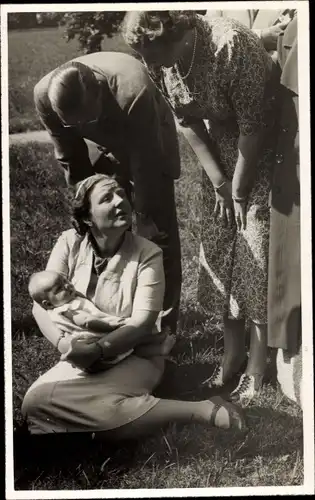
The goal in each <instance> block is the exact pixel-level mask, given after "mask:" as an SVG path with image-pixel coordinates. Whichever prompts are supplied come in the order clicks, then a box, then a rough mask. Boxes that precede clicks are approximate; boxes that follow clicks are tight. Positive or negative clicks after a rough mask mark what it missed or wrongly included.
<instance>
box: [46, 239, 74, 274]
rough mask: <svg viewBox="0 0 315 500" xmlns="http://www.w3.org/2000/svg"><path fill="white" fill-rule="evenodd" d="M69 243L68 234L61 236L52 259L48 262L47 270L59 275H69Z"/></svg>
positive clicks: (54, 248)
mask: <svg viewBox="0 0 315 500" xmlns="http://www.w3.org/2000/svg"><path fill="white" fill-rule="evenodd" d="M69 253H70V248H69V242H68V238H67V233H66V232H64V233H62V234H61V236H59V238H58V240H57V242H56V243H55V246H54V247H53V249H52V251H51V254H50V257H49V259H48V262H47V266H46V270H50V271H56V272H58V273H61V274H64V275H65V276H68V275H69Z"/></svg>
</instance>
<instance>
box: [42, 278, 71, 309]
mask: <svg viewBox="0 0 315 500" xmlns="http://www.w3.org/2000/svg"><path fill="white" fill-rule="evenodd" d="M75 294H76V290H75V288H74V286H73V284H72V283H70V281H68V280H67V279H66V278H64V277H63V276H57V277H56V278H55V279H54V280H53V282H52V283H51V286H50V288H49V289H47V290H46V300H48V301H49V303H50V305H51V306H52V307H59V306H62V305H63V304H67V303H68V302H70V301H71V300H72V299H73V298H74V297H75Z"/></svg>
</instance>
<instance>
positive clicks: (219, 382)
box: [202, 356, 247, 389]
mask: <svg viewBox="0 0 315 500" xmlns="http://www.w3.org/2000/svg"><path fill="white" fill-rule="evenodd" d="M246 363H247V356H246V357H245V359H244V360H243V362H242V363H241V365H240V367H239V368H238V370H236V371H233V372H232V373H231V374H230V376H229V377H227V378H226V379H224V377H223V366H222V365H216V366H215V367H214V370H213V373H212V375H211V377H209V378H207V379H206V380H204V382H202V385H207V386H208V387H209V389H213V388H220V387H223V386H224V385H225V384H227V383H228V382H230V381H231V380H232V378H233V377H234V376H235V375H236V374H237V373H239V372H240V371H242V370H245V367H246Z"/></svg>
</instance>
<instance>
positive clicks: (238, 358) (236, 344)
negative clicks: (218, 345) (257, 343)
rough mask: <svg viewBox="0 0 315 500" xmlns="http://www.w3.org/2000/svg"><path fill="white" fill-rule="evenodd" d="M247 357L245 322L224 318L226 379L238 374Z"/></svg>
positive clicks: (223, 363) (224, 371)
mask: <svg viewBox="0 0 315 500" xmlns="http://www.w3.org/2000/svg"><path fill="white" fill-rule="evenodd" d="M245 357H246V350H245V320H243V319H241V320H235V319H229V318H228V317H227V316H226V317H225V318H224V355H223V362H222V366H223V373H224V379H225V380H227V379H229V378H230V377H231V376H232V375H234V374H235V373H237V371H238V370H239V369H240V367H241V365H242V363H243V362H244V359H245Z"/></svg>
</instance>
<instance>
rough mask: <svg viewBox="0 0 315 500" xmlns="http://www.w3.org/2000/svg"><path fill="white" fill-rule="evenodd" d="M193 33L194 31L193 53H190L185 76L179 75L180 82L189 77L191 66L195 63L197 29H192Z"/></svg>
mask: <svg viewBox="0 0 315 500" xmlns="http://www.w3.org/2000/svg"><path fill="white" fill-rule="evenodd" d="M194 31H195V38H194V48H193V53H192V56H191V61H190V66H189V68H188V71H187V73H186V75H181V78H182V80H186V78H187V77H188V76H189V75H190V73H191V70H192V67H193V64H194V61H195V55H196V46H197V29H196V28H194Z"/></svg>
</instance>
